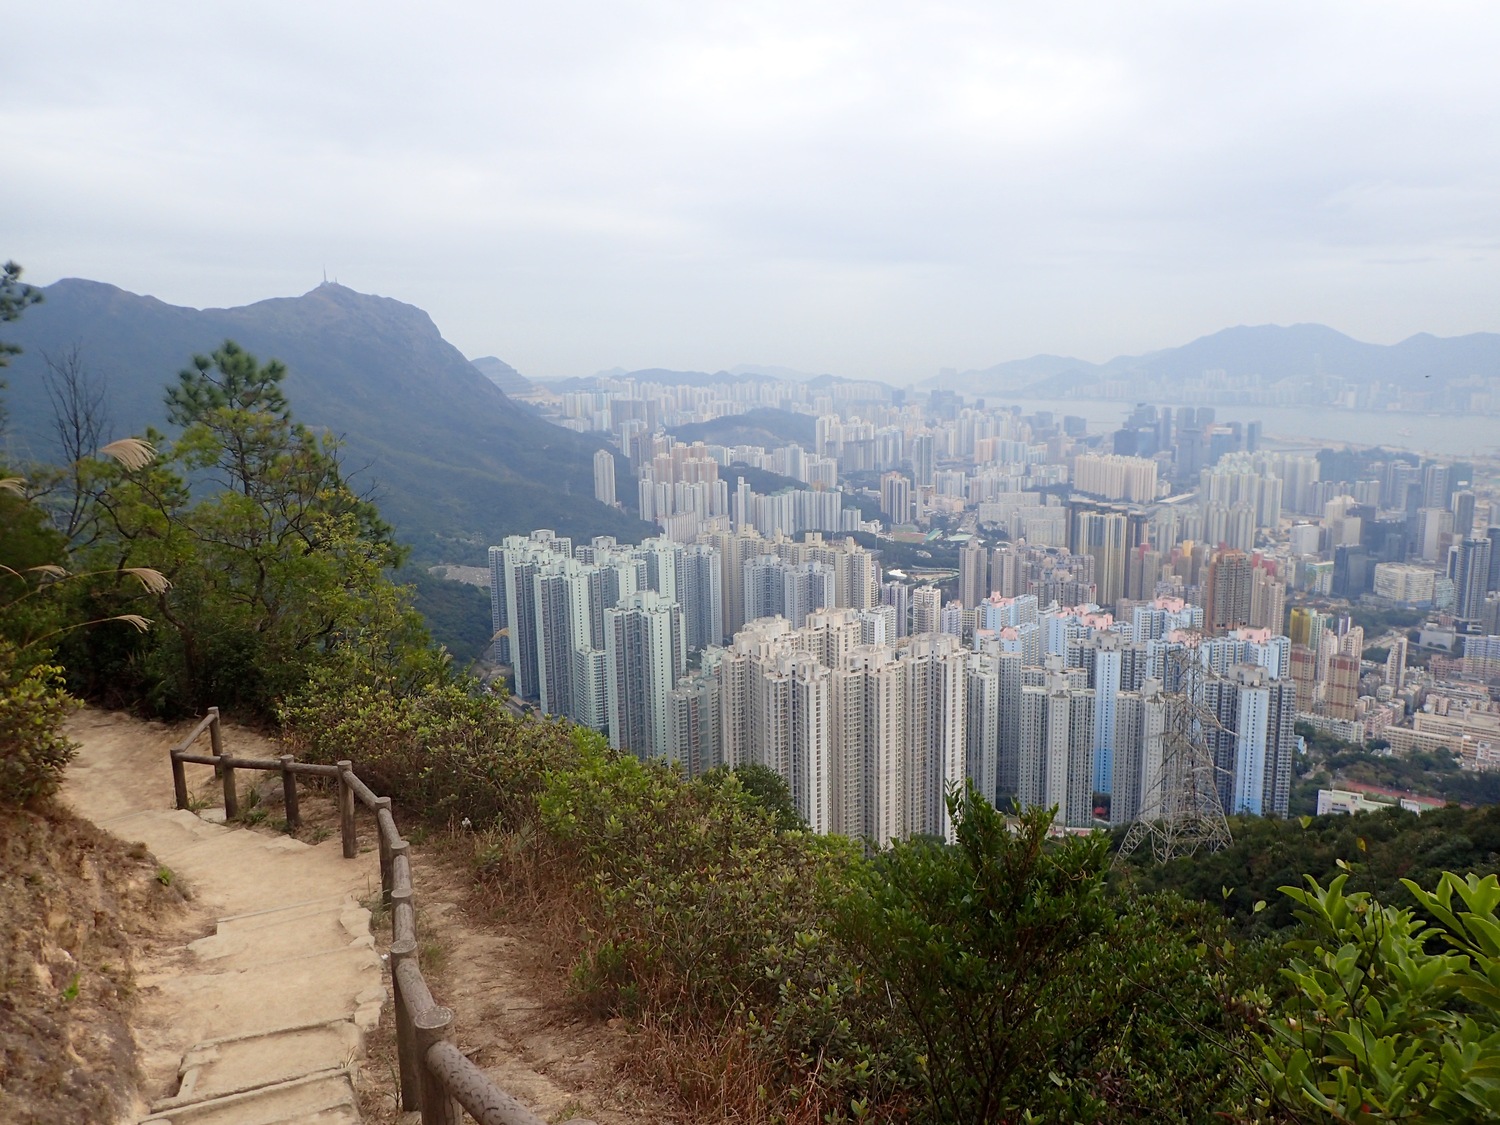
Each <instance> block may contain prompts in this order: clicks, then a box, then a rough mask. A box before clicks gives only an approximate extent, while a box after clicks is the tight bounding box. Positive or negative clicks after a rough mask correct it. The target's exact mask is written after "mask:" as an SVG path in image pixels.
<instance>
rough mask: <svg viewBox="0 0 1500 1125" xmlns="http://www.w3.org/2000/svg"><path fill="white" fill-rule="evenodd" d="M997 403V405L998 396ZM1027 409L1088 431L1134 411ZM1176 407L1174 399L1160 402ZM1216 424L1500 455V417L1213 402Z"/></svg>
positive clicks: (1024, 405) (1109, 426) (1303, 438)
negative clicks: (1070, 417)
mask: <svg viewBox="0 0 1500 1125" xmlns="http://www.w3.org/2000/svg"><path fill="white" fill-rule="evenodd" d="M994 405H999V401H998V400H996V402H995V403H994ZM1015 405H1017V406H1019V407H1020V408H1021V410H1022V411H1023V412H1024V413H1027V414H1030V413H1033V412H1034V411H1037V410H1051V411H1053V412H1054V413H1058V414H1074V415H1077V416H1079V417H1082V418H1086V419H1088V424H1089V432H1090V433H1108V432H1109V431H1111V430H1115V429H1118V428H1119V427H1120V424H1121V423H1122V422H1123V421H1124V420H1125V418H1126V416H1127V415H1128V414H1129V413H1130V412H1131V410H1132V409H1134V404H1132V403H1127V402H1104V401H1095V400H1088V399H1021V400H1018V401H1017V402H1016V404H1015ZM1157 405H1161V406H1176V405H1177V404H1175V403H1159V404H1157ZM1214 420H1215V421H1218V422H1252V421H1257V420H1258V421H1259V422H1260V423H1261V427H1262V431H1261V432H1262V433H1263V434H1264V435H1265V436H1266V438H1267V439H1275V440H1276V441H1277V443H1278V444H1290V445H1301V444H1304V443H1305V444H1306V446H1307V447H1308V448H1312V449H1316V448H1318V447H1319V446H1320V445H1326V444H1329V443H1337V444H1341V445H1358V446H1366V445H1381V446H1384V447H1385V448H1387V449H1409V450H1413V451H1415V452H1420V453H1432V454H1435V455H1438V456H1444V457H1495V456H1500V418H1496V417H1494V416H1492V415H1489V416H1487V415H1476V414H1408V413H1398V412H1396V411H1387V410H1336V409H1333V408H1331V407H1329V408H1319V407H1311V406H1215V407H1214Z"/></svg>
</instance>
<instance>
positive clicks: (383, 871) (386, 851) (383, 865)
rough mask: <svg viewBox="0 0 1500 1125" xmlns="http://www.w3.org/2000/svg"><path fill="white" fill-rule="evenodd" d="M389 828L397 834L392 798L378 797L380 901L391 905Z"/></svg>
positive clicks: (376, 838) (376, 821) (376, 816)
mask: <svg viewBox="0 0 1500 1125" xmlns="http://www.w3.org/2000/svg"><path fill="white" fill-rule="evenodd" d="M387 829H389V831H390V835H391V836H394V835H395V834H396V833H395V829H396V821H395V818H394V817H392V816H391V799H390V798H389V797H376V798H375V843H376V846H377V847H378V848H379V850H380V901H381V902H382V903H384V904H385V905H386V906H389V905H390V904H391V841H390V838H389V837H388V836H387V835H386V833H387Z"/></svg>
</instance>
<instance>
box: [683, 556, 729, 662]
mask: <svg viewBox="0 0 1500 1125" xmlns="http://www.w3.org/2000/svg"><path fill="white" fill-rule="evenodd" d="M677 563H678V575H677V594H678V604H679V605H681V606H682V618H683V625H684V628H685V630H686V633H687V647H688V649H689V651H695V650H698V649H702V648H706V647H707V646H709V645H716V644H719V643H720V642H721V641H723V639H724V592H723V569H722V565H721V560H720V558H719V552H718V551H717V550H716V549H715V548H714V547H712V546H710V545H709V544H707V543H695V544H693V545H691V546H689V547H685V548H683V550H682V553H681V554H680V555H679V556H678V558H677Z"/></svg>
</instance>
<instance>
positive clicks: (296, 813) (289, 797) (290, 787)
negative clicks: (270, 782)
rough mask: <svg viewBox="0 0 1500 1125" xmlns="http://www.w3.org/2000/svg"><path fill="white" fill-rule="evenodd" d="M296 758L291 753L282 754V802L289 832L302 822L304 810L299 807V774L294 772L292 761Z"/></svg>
mask: <svg viewBox="0 0 1500 1125" xmlns="http://www.w3.org/2000/svg"><path fill="white" fill-rule="evenodd" d="M296 760H297V759H296V758H294V757H292V755H290V754H283V755H282V756H281V804H282V808H283V809H284V810H285V812H286V830H287V831H288V832H295V831H296V830H297V829H298V827H299V826H300V825H301V824H302V810H301V809H299V808H298V807H297V775H296V774H294V773H293V772H292V763H293V762H295V761H296Z"/></svg>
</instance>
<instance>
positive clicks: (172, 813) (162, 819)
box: [99, 809, 224, 859]
mask: <svg viewBox="0 0 1500 1125" xmlns="http://www.w3.org/2000/svg"><path fill="white" fill-rule="evenodd" d="M99 826H100V827H101V828H104V829H107V830H108V831H110V832H113V833H114V834H115V835H116V836H118V837H120V839H122V840H127V841H129V842H131V843H142V844H145V845H146V846H147V847H148V848H150V849H151V851H152V852H153V853H154V854H155V855H156V857H157V858H158V859H160V858H162V857H163V855H164V854H165V853H167V852H170V851H175V850H177V849H178V848H182V847H187V846H190V845H193V844H196V843H199V842H201V841H203V840H208V839H213V838H214V837H217V836H222V835H223V834H224V829H223V828H222V827H220V826H219V825H215V824H209V823H208V822H206V821H202V820H199V819H198V818H197V817H196V816H194V815H193V814H192V813H190V812H188V811H186V810H185V809H150V810H147V811H145V812H134V813H128V814H126V815H124V816H117V817H111V818H110V819H109V820H104V821H100V825H99Z"/></svg>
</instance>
